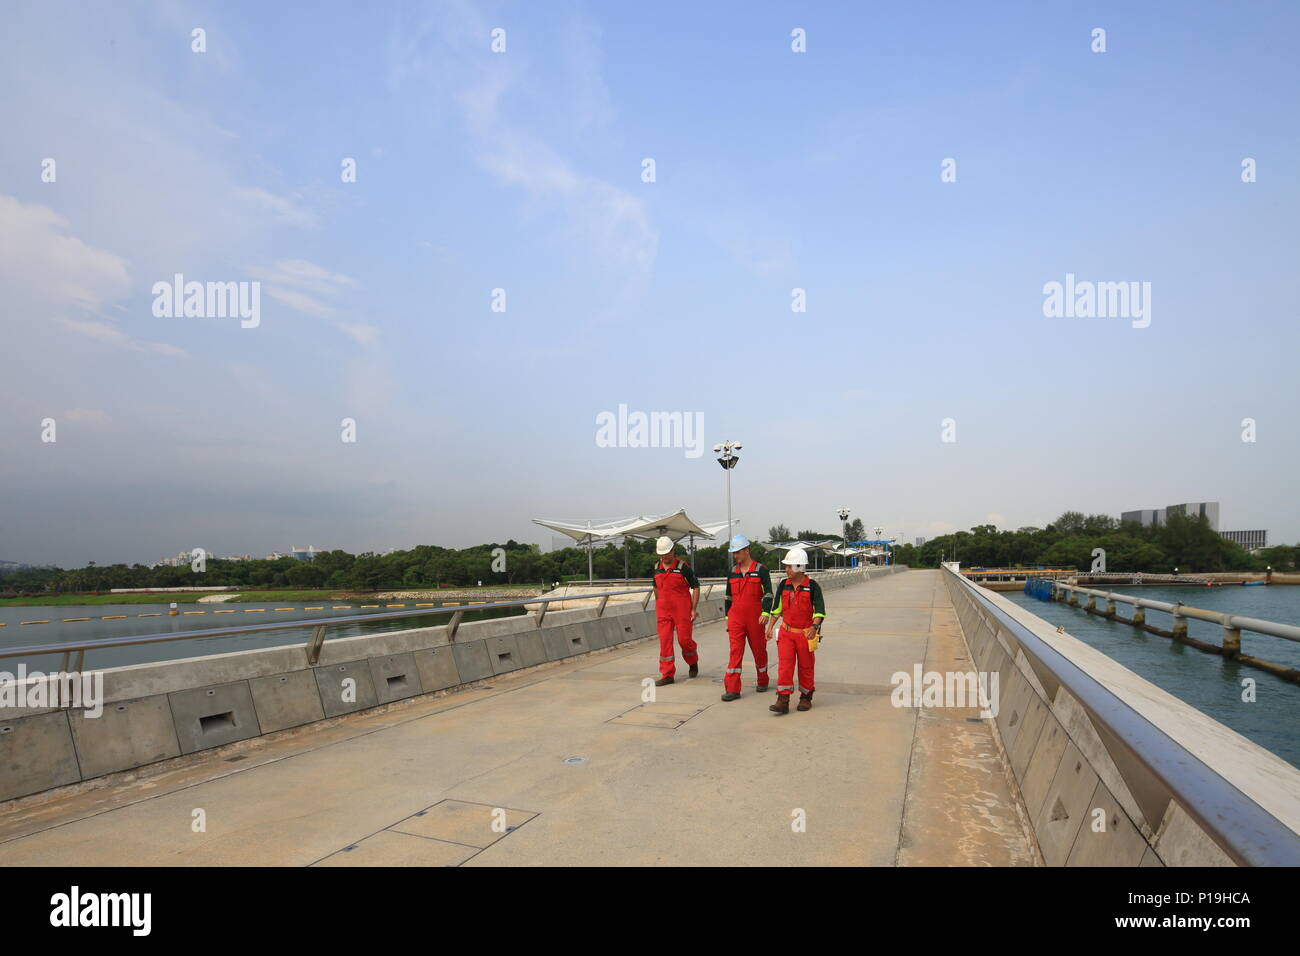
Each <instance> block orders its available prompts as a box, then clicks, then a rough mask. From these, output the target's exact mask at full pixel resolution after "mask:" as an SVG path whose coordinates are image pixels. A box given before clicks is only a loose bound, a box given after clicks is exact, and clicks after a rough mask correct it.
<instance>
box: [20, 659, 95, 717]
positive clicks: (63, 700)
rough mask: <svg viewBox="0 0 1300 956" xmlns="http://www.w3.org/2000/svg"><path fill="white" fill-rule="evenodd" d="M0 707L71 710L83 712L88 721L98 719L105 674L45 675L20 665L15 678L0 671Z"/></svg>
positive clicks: (71, 673) (70, 673)
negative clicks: (29, 670)
mask: <svg viewBox="0 0 1300 956" xmlns="http://www.w3.org/2000/svg"><path fill="white" fill-rule="evenodd" d="M0 707H13V708H16V709H20V710H21V709H24V708H30V709H32V710H35V709H38V708H46V707H54V708H58V709H63V708H73V709H77V710H84V711H85V712H86V717H87V719H90V718H95V717H99V716H101V715H102V714H103V713H104V672H103V671H92V672H90V673H88V674H87V673H82V672H79V671H71V672H68V671H58V672H56V673H53V674H46V673H44V672H42V671H31V672H28V670H27V665H26V664H19V665H18V673H17V674H12V673H10V672H9V671H0Z"/></svg>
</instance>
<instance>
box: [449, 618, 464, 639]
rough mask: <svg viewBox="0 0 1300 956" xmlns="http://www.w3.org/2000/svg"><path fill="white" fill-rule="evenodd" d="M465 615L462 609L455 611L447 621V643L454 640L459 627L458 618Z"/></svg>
mask: <svg viewBox="0 0 1300 956" xmlns="http://www.w3.org/2000/svg"><path fill="white" fill-rule="evenodd" d="M464 616H465V612H464V611H456V612H455V613H454V614H452V616H451V620H450V621H448V622H447V643H448V644H452V643H454V642H455V640H456V631H457V630H459V629H460V619H461V618H463V617H464Z"/></svg>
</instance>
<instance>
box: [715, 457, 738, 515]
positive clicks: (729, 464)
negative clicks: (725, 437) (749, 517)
mask: <svg viewBox="0 0 1300 956" xmlns="http://www.w3.org/2000/svg"><path fill="white" fill-rule="evenodd" d="M740 447H741V445H740V442H738V441H724V442H723V443H722V444H720V445H714V446H713V450H714V451H716V452H721V455H722V457H720V458H719V459H718V464H719V465H721V466H722V467H723V468H725V469H726V470H727V533H728V534H730V533H731V531H732V525H731V469H733V468H735V467H736V465H738V464H740V456H739V455H737V454H736V452H737V451H738V450H739V449H740Z"/></svg>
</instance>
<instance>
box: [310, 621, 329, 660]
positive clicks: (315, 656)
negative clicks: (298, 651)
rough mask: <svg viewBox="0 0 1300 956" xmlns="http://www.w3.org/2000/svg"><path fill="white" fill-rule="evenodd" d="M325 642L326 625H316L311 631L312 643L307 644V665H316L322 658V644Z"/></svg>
mask: <svg viewBox="0 0 1300 956" xmlns="http://www.w3.org/2000/svg"><path fill="white" fill-rule="evenodd" d="M324 643H325V625H324V624H318V625H316V628H315V630H313V631H312V632H311V643H309V644H308V645H307V666H309V667H315V666H316V663H317V662H318V661H319V660H320V649H321V645H323V644H324Z"/></svg>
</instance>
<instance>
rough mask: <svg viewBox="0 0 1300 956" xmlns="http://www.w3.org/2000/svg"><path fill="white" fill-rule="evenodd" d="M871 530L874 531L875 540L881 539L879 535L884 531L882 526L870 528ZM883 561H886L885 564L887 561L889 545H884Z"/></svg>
mask: <svg viewBox="0 0 1300 956" xmlns="http://www.w3.org/2000/svg"><path fill="white" fill-rule="evenodd" d="M871 530H872V531H874V532H875V533H876V540H877V541H880V540H882V539H881V537H880V536H881V535H882V534H884V533H885V529H884V528H872V529H871ZM885 563H886V564H888V563H889V545H885Z"/></svg>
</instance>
